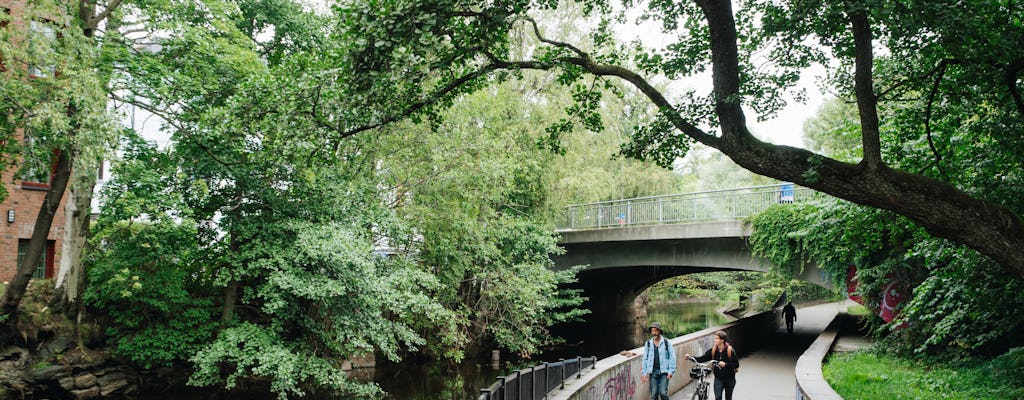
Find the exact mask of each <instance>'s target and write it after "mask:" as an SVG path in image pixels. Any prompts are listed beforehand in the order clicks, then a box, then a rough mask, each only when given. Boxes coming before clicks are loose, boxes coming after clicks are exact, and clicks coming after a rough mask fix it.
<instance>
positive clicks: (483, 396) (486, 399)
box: [477, 389, 491, 400]
mask: <svg viewBox="0 0 1024 400" xmlns="http://www.w3.org/2000/svg"><path fill="white" fill-rule="evenodd" d="M477 400H491V389H480V398H478V399H477Z"/></svg>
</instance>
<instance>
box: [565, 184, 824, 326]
mask: <svg viewBox="0 0 1024 400" xmlns="http://www.w3.org/2000/svg"><path fill="white" fill-rule="evenodd" d="M819 196H820V195H818V194H817V193H816V192H813V191H811V190H809V189H803V188H794V187H793V186H792V185H788V186H787V184H781V185H772V186H758V187H749V188H739V189H730V190H722V191H713V192H700V193H688V194H682V195H671V196H658V197H649V198H641V199H627V200H618V201H613V202H601V203H593V204H584V205H578V206H571V207H569V209H568V210H567V216H566V221H565V223H564V224H563V227H562V228H561V229H559V234H560V235H561V240H560V243H559V244H560V245H561V246H562V247H564V248H565V250H566V252H565V254H563V255H561V256H558V257H556V258H555V267H556V268H557V269H565V268H569V267H572V266H575V265H586V266H587V267H586V269H584V270H583V271H581V272H580V274H579V275H578V276H579V288H580V289H582V290H583V295H584V296H587V297H588V298H589V301H588V304H586V305H585V306H586V307H588V308H589V309H590V310H591V311H592V314H591V316H590V317H589V323H588V325H589V326H588V328H590V329H605V330H610V331H609V332H610V333H611V332H613V333H614V334H617V335H627V337H628V336H632V335H635V334H636V332H634V331H638V330H637V329H635V324H636V321H637V319H638V318H640V317H642V315H641V313H642V310H638V307H636V304H635V300H636V298H637V296H638V295H639V294H640V293H642V292H643V291H644V290H645V289H647V288H648V287H650V286H651V285H653V284H654V283H657V282H658V281H661V280H664V279H667V278H671V277H674V276H678V275H685V274H691V273H700V272H713V271H760V272H767V271H768V270H769V268H771V265H770V263H768V262H767V261H766V260H762V259H759V258H756V257H754V256H753V255H752V254H751V251H750V246H749V244H748V242H747V239H748V238H749V237H750V234H751V232H752V228H751V227H750V225H749V224H748V223H746V222H744V221H743V219H744V218H745V217H747V216H750V215H754V214H756V213H758V212H761V211H763V210H764V209H766V208H768V207H769V206H771V205H773V204H777V203H779V202H793V201H809V200H812V199H815V198H818V197H819ZM613 217H614V218H613ZM799 276H800V277H801V278H802V279H804V280H806V281H809V282H812V283H815V284H818V285H821V286H825V287H828V286H830V283H829V282H830V281H829V278H828V276H826V275H825V274H824V273H823V272H822V271H821V270H820V269H819V268H818V267H817V266H815V265H808V266H806V267H805V268H804V270H803V272H802V273H801V274H799Z"/></svg>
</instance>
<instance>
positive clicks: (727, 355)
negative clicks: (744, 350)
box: [686, 331, 740, 400]
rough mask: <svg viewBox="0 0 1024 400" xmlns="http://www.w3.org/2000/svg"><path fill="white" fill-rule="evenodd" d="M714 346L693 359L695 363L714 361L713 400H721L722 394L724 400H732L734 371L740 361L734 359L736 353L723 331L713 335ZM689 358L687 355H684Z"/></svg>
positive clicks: (734, 385)
mask: <svg viewBox="0 0 1024 400" xmlns="http://www.w3.org/2000/svg"><path fill="white" fill-rule="evenodd" d="M714 340H715V344H714V345H712V346H711V348H710V349H708V351H706V352H704V355H702V356H700V357H694V358H696V359H697V362H705V361H708V360H716V361H718V362H716V363H714V365H713V366H714V370H712V373H714V374H715V400H723V399H722V392H723V391H724V392H725V400H732V391H733V389H735V388H736V371H737V370H739V368H740V359H739V358H738V357H736V351H735V350H733V348H732V346H731V345H730V344H729V335H728V334H726V333H725V332H724V331H718V332H715V334H714ZM686 357H687V358H689V357H690V355H689V354H687V355H686Z"/></svg>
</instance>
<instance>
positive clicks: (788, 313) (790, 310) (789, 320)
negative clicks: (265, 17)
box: [782, 301, 796, 334]
mask: <svg viewBox="0 0 1024 400" xmlns="http://www.w3.org/2000/svg"><path fill="white" fill-rule="evenodd" d="M782 316H783V317H785V318H786V332H788V333H789V334H793V321H796V308H794V307H793V302H792V301H791V302H788V303H786V306H785V307H782Z"/></svg>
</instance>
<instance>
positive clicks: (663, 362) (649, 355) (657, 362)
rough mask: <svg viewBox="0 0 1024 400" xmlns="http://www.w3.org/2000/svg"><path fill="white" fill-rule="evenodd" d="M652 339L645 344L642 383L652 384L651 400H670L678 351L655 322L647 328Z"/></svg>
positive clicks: (641, 370)
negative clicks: (662, 334) (670, 382)
mask: <svg viewBox="0 0 1024 400" xmlns="http://www.w3.org/2000/svg"><path fill="white" fill-rule="evenodd" d="M647 330H648V331H649V332H650V333H651V339H650V340H648V341H647V343H645V344H644V358H643V363H642V365H643V366H642V367H641V368H640V373H641V374H642V375H643V376H642V377H641V378H640V381H641V382H643V383H647V381H648V380H650V382H651V400H659V399H663V400H668V380H669V379H672V375H673V374H675V373H676V351H675V349H673V348H672V343H669V340H668V339H665V338H664V337H662V336H661V324H659V323H657V322H654V323H651V326H650V327H648V328H647Z"/></svg>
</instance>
